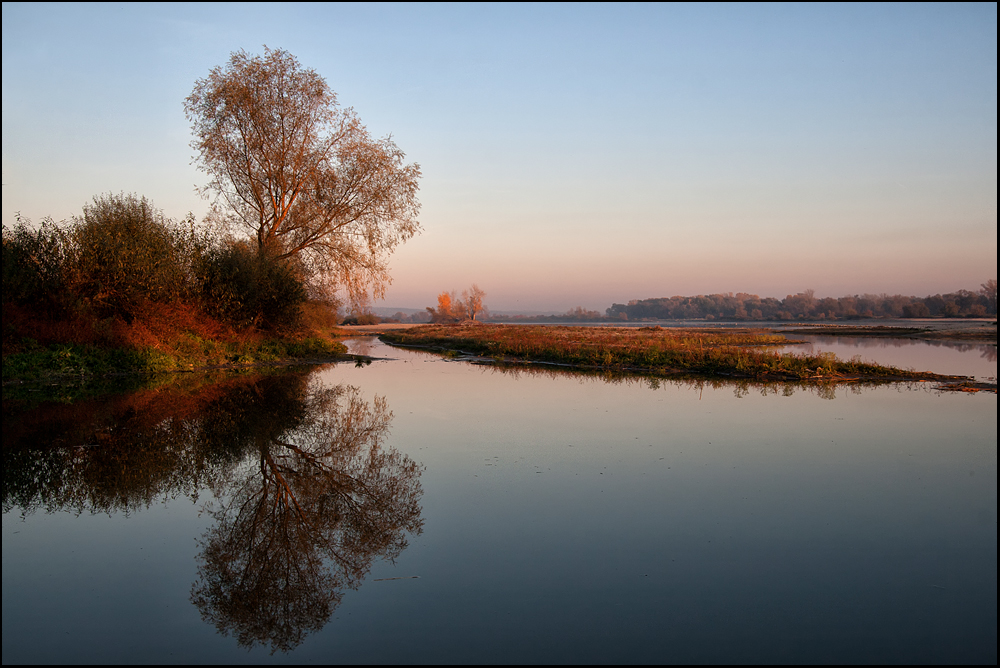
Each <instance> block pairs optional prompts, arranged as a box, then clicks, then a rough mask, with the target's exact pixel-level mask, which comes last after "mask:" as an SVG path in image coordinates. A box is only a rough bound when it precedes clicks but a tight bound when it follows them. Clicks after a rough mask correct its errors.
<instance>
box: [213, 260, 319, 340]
mask: <svg viewBox="0 0 1000 668" xmlns="http://www.w3.org/2000/svg"><path fill="white" fill-rule="evenodd" d="M198 274H199V276H198V277H199V280H200V282H201V285H202V295H203V298H204V300H205V308H206V310H208V311H210V312H213V313H214V314H216V315H218V316H220V317H222V318H224V319H226V320H228V321H229V322H230V323H232V324H234V325H236V326H238V327H250V326H257V327H261V328H265V329H279V328H282V327H289V326H292V325H295V324H296V323H297V322H298V320H299V317H300V314H301V308H302V305H303V303H305V300H306V288H305V284H304V282H303V281H302V279H301V278H300V277H299V275H298V273H297V272H296V271H295V269H294V267H292V266H291V265H290V264H289V263H287V262H283V261H281V260H277V259H275V258H273V257H269V256H268V255H266V254H264V253H258V252H256V251H254V250H252V249H251V248H249V247H248V246H247V245H246V244H233V245H230V246H227V247H224V248H218V249H215V250H212V251H209V252H208V253H206V254H205V256H204V258H203V259H202V261H201V263H200V266H199V271H198Z"/></svg>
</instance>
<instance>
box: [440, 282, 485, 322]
mask: <svg viewBox="0 0 1000 668" xmlns="http://www.w3.org/2000/svg"><path fill="white" fill-rule="evenodd" d="M485 296H486V292H485V291H483V290H482V289H481V288H480V287H479V286H478V285H476V284H475V283H473V284H472V287H471V288H469V289H468V290H462V298H461V299H459V297H458V294H457V293H456V292H455V291H454V290H452V291H451V292H450V293H448V292H442V293H441V294H439V295H438V306H437V308H436V309H435V308H434V307H432V306H428V307H427V312H428V313H429V314H430V316H431V322H461V321H462V320H475V319H476V316H477V315H479V314H482V313H486V312H487V309H486V306H485V305H484V304H483V297H485Z"/></svg>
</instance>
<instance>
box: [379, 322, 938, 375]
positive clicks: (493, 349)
mask: <svg viewBox="0 0 1000 668" xmlns="http://www.w3.org/2000/svg"><path fill="white" fill-rule="evenodd" d="M382 338H383V340H385V341H386V342H388V343H395V344H401V345H411V346H424V347H430V348H439V349H442V350H460V351H462V352H467V353H474V354H476V355H481V356H484V357H489V358H491V359H494V360H496V361H498V362H504V361H506V362H511V361H521V362H525V361H530V362H545V363H552V364H565V365H569V366H574V367H581V368H597V369H610V370H614V369H619V370H628V371H641V372H650V373H692V374H703V375H708V376H713V375H718V376H736V377H744V378H762V379H774V380H793V379H794V380H802V379H837V378H841V379H856V378H897V379H931V378H937V376H936V375H934V374H930V373H924V372H915V371H908V370H903V369H897V368H895V367H885V366H879V365H877V364H871V363H868V362H863V361H861V360H860V359H859V358H855V359H852V360H850V361H847V362H845V361H842V360H839V359H837V357H836V356H834V355H832V354H829V353H821V354H818V355H807V354H801V353H787V352H781V351H778V350H775V347H777V346H783V345H787V344H788V343H790V341H789V340H788V339H786V338H785V337H783V336H778V335H774V334H768V333H766V332H764V331H761V330H753V329H727V330H717V329H674V328H669V329H663V328H660V327H640V328H636V327H559V326H532V325H492V324H465V325H426V326H421V327H415V328H413V329H408V330H402V331H397V332H389V333H386V334H383V335H382Z"/></svg>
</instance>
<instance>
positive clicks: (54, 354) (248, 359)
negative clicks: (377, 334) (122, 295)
mask: <svg viewBox="0 0 1000 668" xmlns="http://www.w3.org/2000/svg"><path fill="white" fill-rule="evenodd" d="M25 348H27V349H26V350H24V351H23V352H19V353H14V354H11V355H7V356H5V357H4V358H3V380H4V382H8V381H18V380H20V381H31V380H44V379H59V378H71V377H95V376H97V377H99V376H109V375H121V374H151V373H163V372H171V371H192V370H194V369H204V368H211V367H218V366H248V365H255V364H270V363H276V362H284V361H292V360H301V359H328V358H332V357H336V356H338V355H342V354H344V353H346V352H347V348H346V346H344V344H342V343H340V342H337V341H331V340H327V339H318V338H307V339H304V340H280V339H264V340H260V341H245V342H234V341H229V342H225V341H222V342H220V341H211V340H205V339H201V338H199V337H197V336H194V335H187V336H182V337H179V338H178V339H176V340H174V341H172V342H171V345H167V346H163V347H160V348H138V349H136V348H100V347H96V346H89V345H72V344H70V345H67V344H56V345H50V346H44V347H43V346H31V345H30V342H29V343H28V345H26V346H25Z"/></svg>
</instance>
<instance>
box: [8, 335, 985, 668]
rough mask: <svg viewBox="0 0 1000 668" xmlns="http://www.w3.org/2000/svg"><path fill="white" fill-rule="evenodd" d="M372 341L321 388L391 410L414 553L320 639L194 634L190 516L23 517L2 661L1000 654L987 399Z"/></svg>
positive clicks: (11, 570)
mask: <svg viewBox="0 0 1000 668" xmlns="http://www.w3.org/2000/svg"><path fill="white" fill-rule="evenodd" d="M371 345H372V353H373V354H376V355H378V356H381V357H391V358H394V359H395V361H386V362H375V363H373V364H371V365H370V366H367V367H360V368H359V367H355V366H354V365H353V364H351V365H347V364H345V365H338V366H335V367H328V368H327V369H326V370H324V371H322V372H321V378H322V381H323V383H324V384H325V385H326V386H334V385H337V384H339V383H347V384H350V385H354V386H357V387H359V388H361V391H362V393H363V394H364V396H365V397H368V398H371V397H373V396H384V397H385V398H386V401H387V404H388V409H389V410H391V411H392V412H393V418H392V424H391V433H390V434H389V436H388V438H387V440H386V447H391V448H395V449H398V450H399V451H400V452H401V453H403V454H405V455H406V456H409V457H411V458H412V459H413V460H415V461H417V462H419V463H421V464H423V465H424V466H425V467H426V469H425V470H424V472H423V474H422V476H421V480H420V482H421V485H422V487H423V496H422V499H421V504H422V507H423V512H422V518H423V521H424V525H423V533H421V534H420V535H418V536H415V537H413V538H412V540H411V541H410V544H409V546H408V547H407V548H406V549H405V550H404V551H403V552H402V553H401V554H400V555H399V556H398V557H397V558H396V560H395V563H394V564H393V563H388V562H385V561H379V562H375V563H374V564H373V566H372V570H371V572H370V574H369V576H368V579H367V581H366V582H364V583H363V585H362V586H361V587H360V588H359V589H358V590H356V591H348V592H347V593H346V594H345V595H344V598H343V601H342V602H341V604H340V606H339V607H338V608H337V610H336V612H335V613H334V616H333V618H332V619H331V620H330V621H329V623H328V624H327V625H326V626H325V628H323V629H322V630H321V631H318V632H317V633H315V634H313V635H311V636H309V637H308V638H307V639H306V641H305V642H303V643H302V645H301V646H299V647H298V648H297V649H296V650H295V651H294V652H292V653H291V654H289V655H287V656H286V655H281V654H277V655H275V656H273V657H269V656H268V654H267V653H266V652H262V651H261V650H260V649H255V650H253V651H252V652H251V653H250V654H247V653H246V652H245V651H243V650H240V649H239V648H238V647H237V645H236V643H235V641H234V640H233V639H232V638H226V637H222V636H220V635H218V634H216V633H215V630H214V628H213V627H212V626H211V625H210V624H206V623H204V622H202V621H201V620H200V618H199V616H198V611H197V610H196V609H195V608H194V606H192V605H191V603H190V601H188V595H189V592H190V588H191V583H192V582H193V581H194V580H195V577H196V564H195V561H194V557H195V556H196V554H197V546H196V545H195V544H194V540H193V539H194V538H195V537H197V536H199V535H201V534H203V533H204V532H205V530H206V527H207V526H208V525H209V522H208V521H207V518H206V516H205V515H201V516H199V514H198V512H197V506H196V505H193V504H191V503H190V502H187V501H185V500H184V499H177V500H175V501H170V502H168V503H166V504H164V505H160V504H156V503H154V504H153V505H152V506H151V507H150V508H149V509H145V510H141V511H139V512H137V513H135V514H133V515H132V516H131V517H129V518H128V519H126V518H124V517H121V516H120V515H116V516H113V517H111V518H108V517H106V516H101V515H99V516H90V515H87V514H84V515H82V516H81V517H79V518H76V517H73V516H72V514H68V513H55V514H52V515H46V514H42V513H36V514H34V515H31V516H30V517H28V518H27V520H26V521H25V522H23V523H22V522H20V521H19V518H18V513H17V511H16V510H14V511H12V512H9V513H5V514H4V518H3V532H4V533H3V550H4V554H3V571H4V581H3V584H4V587H3V596H4V606H3V609H4V622H3V623H4V639H5V641H4V661H5V662H8V661H11V662H12V661H16V660H25V659H26V658H31V659H33V660H36V661H45V660H50V661H52V660H57V659H58V658H59V657H65V656H67V655H69V656H71V657H73V659H74V660H76V661H81V660H92V661H98V660H109V661H126V660H133V659H138V660H145V661H152V660H160V659H162V660H173V661H202V662H212V661H214V662H222V661H227V662H242V661H259V660H272V661H274V660H277V661H294V662H308V661H314V662H330V661H331V660H336V661H338V662H356V661H367V662H432V661H434V662H436V661H452V662H458V661H462V662H466V661H475V662H480V663H483V662H527V661H533V662H534V661H537V662H557V661H564V662H568V661H574V662H579V661H589V662H605V663H607V662H617V661H622V662H628V661H633V662H657V663H663V662H667V661H670V662H686V661H697V662H723V661H726V662H730V661H744V662H748V661H756V662H760V661H785V662H793V661H795V662H798V661H849V662H888V661H899V662H903V661H905V662H916V661H922V662H926V661H932V662H958V661H963V662H965V661H980V662H986V663H989V662H991V661H994V660H995V658H996V622H997V619H996V610H997V607H996V592H997V588H996V554H997V550H996V545H997V543H996V526H997V525H996V509H997V498H996V496H997V494H996V492H997V487H996V482H997V477H996V425H997V421H996V396H995V395H992V394H982V393H981V394H978V395H964V394H949V393H938V392H936V391H934V390H933V388H932V387H930V386H928V385H926V384H923V385H921V384H917V385H913V386H910V385H890V386H886V387H879V388H853V389H852V388H851V387H850V386H846V387H838V388H835V390H834V391H833V393H830V392H816V391H810V390H807V389H802V388H795V387H790V388H788V389H789V390H790V391H789V392H785V391H783V390H782V389H781V388H761V387H755V386H752V385H751V386H747V387H740V386H735V385H723V386H720V387H712V386H711V385H709V384H703V385H697V384H687V383H664V384H661V385H660V386H659V388H658V389H651V388H650V387H649V385H648V384H647V383H646V382H644V381H639V380H632V381H621V382H618V383H607V382H604V381H602V380H599V379H596V378H592V377H582V376H572V375H557V374H533V373H530V372H527V371H521V372H518V373H516V374H512V373H503V372H500V371H498V370H495V369H492V368H489V367H479V366H472V365H469V364H466V363H463V362H453V361H444V360H441V359H440V358H438V357H436V356H432V355H427V354H424V353H418V352H411V351H406V350H400V349H387V348H386V347H385V346H383V345H382V344H379V343H372V344H371ZM918 366H919V365H918ZM934 370H937V369H934ZM831 396H835V398H834V399H833V400H832V401H831V400H828V398H829V397H831ZM15 532H18V533H15ZM408 576H419V579H406V580H383V579H384V578H393V577H408ZM376 580H378V581H376ZM96 611H99V612H96ZM32 640H34V641H36V645H35V646H29V648H30V649H26V648H25V645H24V644H22V643H23V642H31V641H32ZM26 652H27V653H26Z"/></svg>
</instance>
